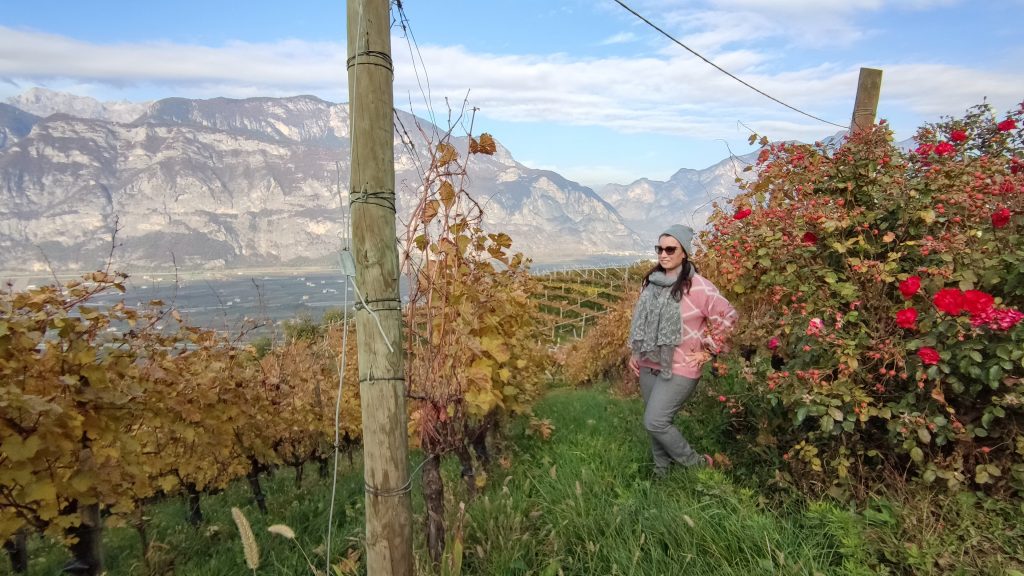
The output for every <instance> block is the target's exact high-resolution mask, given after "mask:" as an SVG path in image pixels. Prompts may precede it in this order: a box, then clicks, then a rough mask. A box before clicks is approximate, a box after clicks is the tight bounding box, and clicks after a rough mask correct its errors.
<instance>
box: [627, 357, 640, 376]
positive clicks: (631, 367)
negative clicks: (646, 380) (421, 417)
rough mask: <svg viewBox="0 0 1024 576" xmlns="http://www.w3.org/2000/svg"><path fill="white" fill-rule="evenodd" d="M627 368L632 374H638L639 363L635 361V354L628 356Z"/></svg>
mask: <svg viewBox="0 0 1024 576" xmlns="http://www.w3.org/2000/svg"><path fill="white" fill-rule="evenodd" d="M629 370H630V371H631V372H632V373H633V376H639V375H640V364H638V363H637V359H636V356H630V357H629Z"/></svg>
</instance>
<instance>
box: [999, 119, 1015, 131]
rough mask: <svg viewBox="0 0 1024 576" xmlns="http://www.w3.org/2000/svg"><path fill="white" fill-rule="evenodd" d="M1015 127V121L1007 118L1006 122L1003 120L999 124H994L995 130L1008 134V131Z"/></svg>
mask: <svg viewBox="0 0 1024 576" xmlns="http://www.w3.org/2000/svg"><path fill="white" fill-rule="evenodd" d="M1016 127H1017V121H1016V120H1014V119H1013V118H1007V119H1006V120H1003V121H1002V122H1000V123H999V124H996V128H999V131H1000V132H1009V131H1010V130H1013V129H1014V128H1016Z"/></svg>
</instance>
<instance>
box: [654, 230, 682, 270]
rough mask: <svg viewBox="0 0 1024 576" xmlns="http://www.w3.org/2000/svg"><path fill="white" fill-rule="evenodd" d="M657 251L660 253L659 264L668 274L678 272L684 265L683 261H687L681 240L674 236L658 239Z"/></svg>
mask: <svg viewBox="0 0 1024 576" xmlns="http://www.w3.org/2000/svg"><path fill="white" fill-rule="evenodd" d="M655 251H656V252H658V264H661V267H662V268H664V269H665V271H666V272H677V271H678V270H679V267H680V266H682V265H683V261H684V260H686V253H685V252H683V247H682V246H681V245H680V244H679V240H676V239H675V238H674V237H672V236H667V235H666V236H662V237H660V238H658V245H657V246H656V247H655Z"/></svg>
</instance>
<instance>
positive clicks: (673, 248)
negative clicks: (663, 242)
mask: <svg viewBox="0 0 1024 576" xmlns="http://www.w3.org/2000/svg"><path fill="white" fill-rule="evenodd" d="M678 249H679V247H678V246H655V247H654V251H655V252H657V253H658V254H661V253H662V252H664V253H665V254H668V255H669V256H671V255H673V254H675V253H676V250H678Z"/></svg>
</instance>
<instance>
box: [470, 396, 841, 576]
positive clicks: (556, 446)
mask: <svg viewBox="0 0 1024 576" xmlns="http://www.w3.org/2000/svg"><path fill="white" fill-rule="evenodd" d="M640 411H641V407H640V404H639V401H636V400H618V399H613V398H611V397H609V396H608V395H607V394H605V393H603V392H600V391H592V390H591V391H556V392H554V393H552V394H551V395H549V397H548V398H546V399H545V401H544V402H542V403H541V404H540V405H539V406H538V408H537V416H538V417H540V418H547V419H550V420H551V421H552V423H553V424H554V426H555V431H554V434H553V435H552V437H551V439H550V440H548V441H542V440H540V439H537V438H523V439H521V440H519V441H518V442H517V446H518V447H519V448H518V449H519V453H518V454H517V455H516V456H514V458H515V459H516V460H515V462H514V463H513V468H512V470H511V473H510V474H509V475H508V476H507V477H505V478H504V479H499V480H496V482H499V481H500V485H499V486H497V487H494V488H492V489H491V490H490V491H489V492H488V494H487V496H486V497H485V498H483V499H481V501H480V502H477V503H475V505H474V506H473V508H472V509H471V511H470V514H469V515H470V518H471V522H470V527H469V529H468V530H467V538H468V542H467V544H468V545H467V550H468V551H469V552H470V553H469V554H468V557H467V566H466V567H467V569H468V570H467V573H473V574H536V573H542V574H557V573H559V570H561V572H562V573H564V574H580V575H583V574H645V575H646V574H650V575H655V574H666V575H669V574H694V575H699V574H723V575H725V574H737V575H740V574H742V575H745V576H749V575H752V574H818V573H821V574H829V573H835V574H840V573H841V574H849V573H850V569H851V568H852V567H851V566H847V567H845V568H842V564H843V558H841V557H840V555H839V554H838V553H837V551H836V549H837V539H836V538H834V537H833V536H832V534H831V530H832V528H831V525H830V524H831V522H830V520H831V517H832V516H831V513H832V511H831V510H828V509H821V510H819V511H817V512H803V513H796V514H779V513H777V512H774V511H772V510H770V509H767V508H766V507H765V506H763V505H762V502H761V501H760V500H759V498H758V496H757V494H755V493H754V492H753V491H752V490H749V489H744V488H740V487H737V486H736V485H735V484H733V482H732V481H731V480H730V477H729V474H728V472H723V471H719V470H708V469H701V470H686V469H677V470H675V471H674V472H673V473H672V474H670V475H669V477H668V478H666V479H663V480H654V479H652V477H651V470H650V464H649V461H650V456H649V454H648V447H647V446H648V444H647V438H646V435H645V433H644V431H643V429H642V427H641V425H640ZM680 423H681V425H682V426H683V428H684V434H686V435H687V436H688V437H689V438H691V439H692V440H693V441H694V443H695V444H697V445H698V446H700V445H701V442H702V434H701V433H700V431H699V430H694V429H692V427H693V422H692V421H690V420H688V419H686V418H685V417H684V418H681V421H680ZM704 436H708V435H704ZM702 447H703V448H705V449H706V450H713V449H714V448H715V447H714V446H711V445H707V444H704V445H703V446H702ZM476 546H479V547H480V549H479V550H476V549H475V548H476ZM841 568H842V569H841Z"/></svg>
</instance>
